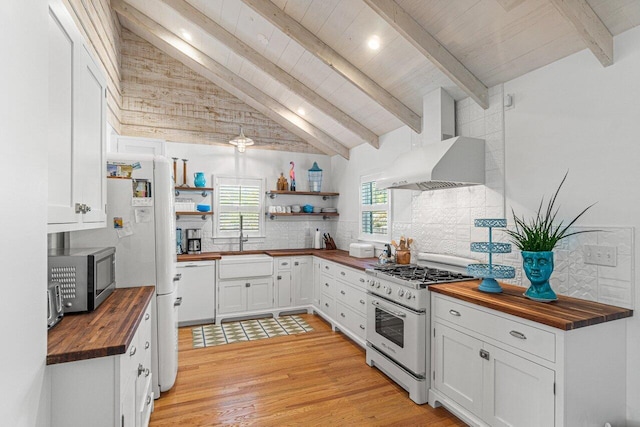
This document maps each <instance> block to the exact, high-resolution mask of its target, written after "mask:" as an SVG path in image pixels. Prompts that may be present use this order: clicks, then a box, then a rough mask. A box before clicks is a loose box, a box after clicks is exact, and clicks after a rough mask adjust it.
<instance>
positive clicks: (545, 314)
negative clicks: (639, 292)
mask: <svg viewBox="0 0 640 427" xmlns="http://www.w3.org/2000/svg"><path fill="white" fill-rule="evenodd" d="M479 285H480V281H479V280H473V281H467V282H456V283H445V284H441V285H432V286H429V290H430V291H431V292H436V293H439V294H442V295H447V296H450V297H453V298H457V299H460V300H463V301H467V302H470V303H473V304H477V305H480V306H483V307H487V308H491V309H493V310H497V311H501V312H503V313H507V314H511V315H513V316H517V317H521V318H524V319H527V320H532V321H534V322H538V323H542V324H544V325H548V326H552V327H554V328H558V329H562V330H565V331H568V330H571V329H577V328H583V327H585V326H591V325H596V324H598V323H604V322H609V321H611V320H617V319H623V318H625V317H631V316H632V315H633V310H629V309H626V308H621V307H615V306H612V305H606V304H601V303H598V302H593V301H586V300H581V299H577V298H571V297H566V296H563V295H558V300H557V301H553V302H548V303H543V302H536V301H532V300H530V299H528V298H525V297H524V296H523V295H522V294H523V293H524V291H525V290H526V289H525V288H522V287H519V286H514V285H508V284H505V283H501V284H500V286H502V289H503V291H502V293H499V294H490V293H486V292H481V291H479V290H478V286H479Z"/></svg>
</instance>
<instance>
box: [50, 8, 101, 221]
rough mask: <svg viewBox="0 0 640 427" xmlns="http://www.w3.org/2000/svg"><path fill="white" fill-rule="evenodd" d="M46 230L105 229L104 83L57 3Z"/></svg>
mask: <svg viewBox="0 0 640 427" xmlns="http://www.w3.org/2000/svg"><path fill="white" fill-rule="evenodd" d="M48 76H49V106H48V111H49V121H48V123H49V140H48V147H49V150H48V151H49V158H48V165H49V174H48V186H49V192H48V202H47V215H48V224H49V226H48V231H49V232H58V231H71V230H81V229H89V228H98V227H104V226H105V224H106V79H105V77H104V73H103V72H102V70H101V69H100V67H99V66H98V65H97V64H96V62H95V61H94V60H93V58H92V57H91V55H90V53H89V51H88V50H87V48H86V46H85V44H84V40H83V38H82V35H81V34H80V32H79V31H78V30H77V28H76V27H75V23H74V22H73V19H72V18H71V16H70V14H69V12H68V11H67V10H66V8H65V6H64V5H63V3H62V2H61V1H60V0H52V1H50V5H49V70H48Z"/></svg>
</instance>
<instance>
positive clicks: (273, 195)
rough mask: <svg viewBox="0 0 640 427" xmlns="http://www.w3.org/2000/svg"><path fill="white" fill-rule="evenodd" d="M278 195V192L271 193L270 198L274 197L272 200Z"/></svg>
mask: <svg viewBox="0 0 640 427" xmlns="http://www.w3.org/2000/svg"><path fill="white" fill-rule="evenodd" d="M276 196H277V194H274V193H269V198H270V199H272V200H273V199H275V198H276Z"/></svg>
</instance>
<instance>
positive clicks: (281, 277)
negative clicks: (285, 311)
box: [275, 257, 293, 308]
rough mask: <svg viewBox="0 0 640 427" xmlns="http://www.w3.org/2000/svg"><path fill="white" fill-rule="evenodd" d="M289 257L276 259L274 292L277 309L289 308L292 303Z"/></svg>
mask: <svg viewBox="0 0 640 427" xmlns="http://www.w3.org/2000/svg"><path fill="white" fill-rule="evenodd" d="M291 262H292V261H291V257H283V258H277V259H276V281H275V285H276V291H277V298H276V300H277V302H278V304H277V305H278V307H280V308H284V307H291V304H292V303H293V289H292V287H291V281H292V280H291V279H292V278H291Z"/></svg>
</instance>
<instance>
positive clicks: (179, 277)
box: [173, 273, 182, 282]
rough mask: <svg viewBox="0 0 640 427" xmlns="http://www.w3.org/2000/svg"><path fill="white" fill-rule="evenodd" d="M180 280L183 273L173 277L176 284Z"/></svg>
mask: <svg viewBox="0 0 640 427" xmlns="http://www.w3.org/2000/svg"><path fill="white" fill-rule="evenodd" d="M180 279H182V273H178V274H176V275H175V276H173V281H174V282H177V281H179V280H180Z"/></svg>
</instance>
